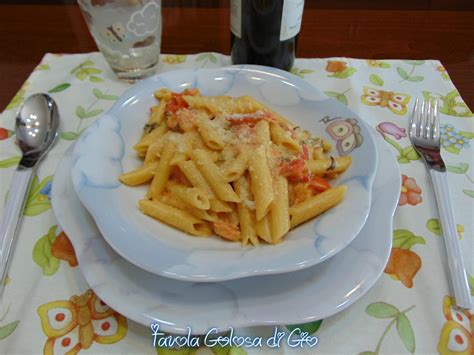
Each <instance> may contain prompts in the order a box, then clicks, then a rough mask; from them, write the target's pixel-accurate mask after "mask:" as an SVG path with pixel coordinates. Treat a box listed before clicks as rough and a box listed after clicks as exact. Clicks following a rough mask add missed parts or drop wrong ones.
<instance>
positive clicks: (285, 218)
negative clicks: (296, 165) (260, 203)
mask: <svg viewBox="0 0 474 355" xmlns="http://www.w3.org/2000/svg"><path fill="white" fill-rule="evenodd" d="M273 189H274V191H275V197H274V199H273V201H272V204H271V207H270V227H271V233H272V242H273V243H278V242H280V241H281V239H282V238H283V236H284V235H285V234H286V233H288V231H289V230H290V214H289V202H288V182H287V181H286V179H285V178H284V177H283V176H281V175H278V176H275V177H274V179H273Z"/></svg>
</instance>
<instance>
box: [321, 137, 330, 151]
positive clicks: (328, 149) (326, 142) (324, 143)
mask: <svg viewBox="0 0 474 355" xmlns="http://www.w3.org/2000/svg"><path fill="white" fill-rule="evenodd" d="M322 144H323V149H324V152H329V151H331V149H332V144H331V143H329V142H328V141H327V140H325V139H323V140H322Z"/></svg>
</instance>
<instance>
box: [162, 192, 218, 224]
mask: <svg viewBox="0 0 474 355" xmlns="http://www.w3.org/2000/svg"><path fill="white" fill-rule="evenodd" d="M158 201H160V202H163V203H164V204H167V205H169V206H173V207H176V208H179V209H180V210H185V211H187V212H189V213H191V214H192V215H193V216H194V217H196V218H199V219H202V220H205V221H209V222H214V221H217V220H218V218H217V213H216V212H214V211H210V210H200V209H199V208H196V207H193V206H190V205H188V204H187V203H186V202H184V201H182V200H180V199H179V198H178V197H176V196H172V195H170V194H163V195H161V196H160V197H159V198H158Z"/></svg>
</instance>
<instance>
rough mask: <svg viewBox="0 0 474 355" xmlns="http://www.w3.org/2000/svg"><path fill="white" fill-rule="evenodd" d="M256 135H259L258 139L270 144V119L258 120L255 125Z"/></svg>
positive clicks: (260, 141) (265, 144) (262, 143)
mask: <svg viewBox="0 0 474 355" xmlns="http://www.w3.org/2000/svg"><path fill="white" fill-rule="evenodd" d="M255 135H256V136H257V141H258V142H259V143H260V144H261V145H263V146H264V147H267V146H268V145H269V144H270V142H271V141H270V126H269V124H268V121H264V120H261V121H258V122H257V124H256V125H255Z"/></svg>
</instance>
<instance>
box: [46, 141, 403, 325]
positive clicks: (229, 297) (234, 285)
mask: <svg viewBox="0 0 474 355" xmlns="http://www.w3.org/2000/svg"><path fill="white" fill-rule="evenodd" d="M376 142H377V146H378V152H379V168H378V171H377V176H376V178H375V181H374V187H373V192H374V193H373V200H372V204H373V208H372V210H371V212H370V215H369V218H368V219H367V223H366V224H365V225H364V227H363V229H362V230H361V232H360V233H359V235H358V236H357V238H356V239H355V240H354V241H353V242H352V243H350V244H349V246H347V247H346V248H345V249H344V250H342V251H341V252H340V253H338V254H337V255H335V256H334V257H333V258H331V259H329V260H327V261H325V262H323V263H321V264H318V265H316V266H313V267H310V268H307V269H305V270H302V271H298V272H292V273H289V274H280V275H271V276H258V277H250V278H244V279H239V280H233V281H226V282H217V283H192V282H183V281H176V280H172V279H169V278H165V277H160V276H157V275H154V274H151V273H148V272H146V271H143V270H141V269H140V268H138V267H135V266H134V265H132V264H130V263H128V262H127V261H126V260H124V259H123V258H121V257H120V256H119V255H118V254H117V253H115V252H114V251H113V249H112V248H111V247H110V246H109V245H108V244H107V243H106V242H105V241H104V239H103V238H102V237H101V235H100V232H99V230H98V229H97V227H96V225H95V223H94V221H93V220H92V218H91V216H90V215H89V213H88V212H87V210H86V209H85V208H84V207H83V206H82V204H81V202H80V201H79V199H78V197H77V196H76V194H75V191H74V188H73V186H72V182H71V177H70V171H71V156H72V154H71V149H70V150H69V151H68V153H66V155H65V157H64V159H63V160H62V161H61V163H60V164H59V166H58V169H57V171H56V173H55V176H54V182H53V188H52V205H53V210H54V212H55V214H56V217H57V219H58V221H59V224H60V225H61V227H62V228H63V229H64V230H65V232H66V233H67V235H68V236H69V239H70V240H71V242H72V244H73V245H74V249H75V251H76V255H77V258H78V260H79V267H80V269H81V270H82V272H83V274H84V277H85V279H86V281H87V282H88V283H89V285H90V287H91V288H92V289H93V290H94V292H95V293H96V294H97V295H98V296H99V297H100V298H101V299H102V300H104V302H106V303H107V304H108V305H110V306H111V307H112V308H113V309H115V310H117V311H118V312H120V313H122V314H123V315H124V316H126V317H128V318H130V319H132V320H134V321H136V322H138V323H141V324H144V325H146V326H149V325H150V323H151V322H154V321H157V322H159V323H160V325H161V327H160V329H162V330H163V331H166V332H173V333H181V334H183V333H186V326H191V327H192V329H193V332H194V333H196V334H203V333H206V332H207V331H208V329H209V328H211V327H217V328H219V329H221V330H228V327H229V326H234V327H244V326H257V325H271V324H275V325H281V324H297V323H304V322H311V321H314V320H318V319H322V318H326V317H328V316H331V315H333V314H335V313H337V312H339V311H341V310H343V309H344V308H346V307H348V306H349V305H350V304H352V303H353V302H355V301H356V300H357V299H359V298H360V297H361V296H362V295H363V294H365V293H366V292H367V291H368V290H369V289H370V288H371V287H372V286H373V284H374V283H375V281H376V280H377V279H378V278H379V277H380V275H381V274H382V272H383V269H384V267H385V264H386V262H387V260H388V257H389V255H390V248H391V243H392V217H393V213H394V211H395V208H396V206H397V201H398V197H399V196H400V186H401V181H400V171H399V169H398V164H397V162H396V160H395V158H394V157H393V155H392V154H391V152H390V151H389V149H388V148H387V147H386V145H385V143H384V142H383V140H382V139H381V138H376ZM315 297H316V298H317V301H315Z"/></svg>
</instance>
